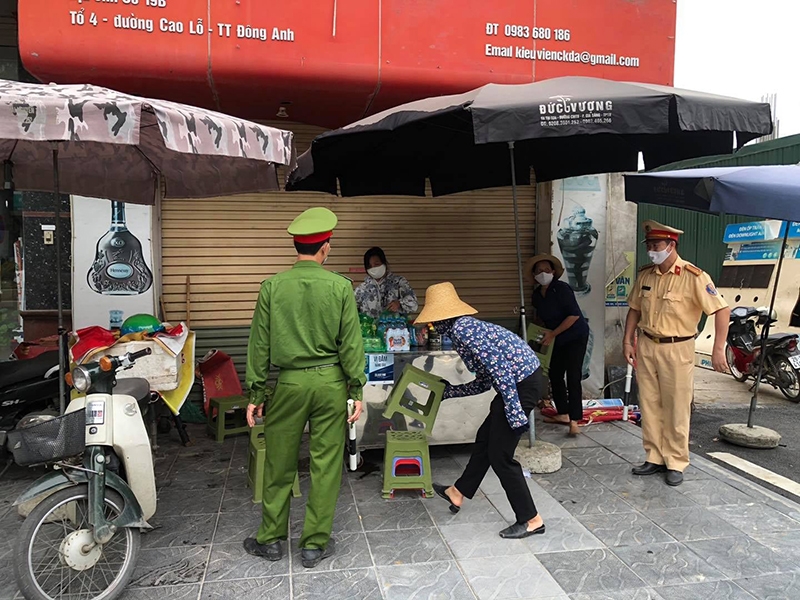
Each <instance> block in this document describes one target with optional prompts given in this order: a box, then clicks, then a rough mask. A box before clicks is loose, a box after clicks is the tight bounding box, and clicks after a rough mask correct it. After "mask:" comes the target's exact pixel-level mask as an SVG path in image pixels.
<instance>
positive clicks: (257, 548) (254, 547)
mask: <svg viewBox="0 0 800 600" xmlns="http://www.w3.org/2000/svg"><path fill="white" fill-rule="evenodd" d="M242 545H243V546H244V551H245V552H247V553H248V554H250V555H252V556H259V557H261V558H266V559H267V560H271V561H272V562H276V561H279V560H280V559H281V558H283V549H282V548H281V543H280V542H272V543H271V544H259V543H258V541H257V540H256V538H247V539H246V540H245V541H244V544H242Z"/></svg>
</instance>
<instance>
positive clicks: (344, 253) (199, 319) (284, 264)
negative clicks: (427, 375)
mask: <svg viewBox="0 0 800 600" xmlns="http://www.w3.org/2000/svg"><path fill="white" fill-rule="evenodd" d="M275 125H276V126H280V127H283V128H287V124H286V123H276V124H275ZM288 128H289V129H292V130H293V131H295V134H296V138H295V141H296V144H297V149H298V151H299V152H302V151H303V150H305V149H306V148H307V147H308V144H309V143H310V141H311V140H312V139H313V137H314V136H316V135H317V134H318V133H319V132H320V131H321V130H320V129H316V128H312V127H308V126H300V125H298V126H290V127H288ZM535 189H536V187H535V185H530V186H524V187H523V188H521V189H520V190H519V195H518V200H519V209H520V230H521V233H522V248H523V252H524V253H525V254H526V255H529V254H531V253H533V250H534V231H535V214H534V213H535ZM311 206H326V207H328V208H330V209H332V210H334V211H335V212H336V214H337V215H338V217H339V227H338V228H337V230H336V234H335V236H334V238H333V241H332V252H331V257H330V260H329V261H328V264H327V265H326V266H327V267H328V268H330V269H332V270H334V271H338V272H340V273H343V274H345V275H348V276H349V277H351V278H352V279H354V280H355V283H354V285H357V284H358V283H360V282H361V281H362V280H363V277H364V276H363V261H362V257H363V254H364V252H365V251H366V249H367V248H369V247H370V246H381V247H382V248H383V249H384V251H385V252H386V256H387V258H388V260H389V263H390V265H391V268H392V270H393V271H394V272H396V273H398V274H400V275H403V276H404V277H406V278H408V280H409V282H410V283H411V285H412V286H413V287H414V289H415V290H416V292H417V295H418V296H419V297H420V302H423V301H424V298H423V296H424V292H425V288H426V287H427V286H429V285H431V284H433V283H437V282H440V281H452V282H453V283H454V284H455V286H456V288H457V289H458V291H459V293H460V294H461V295H462V297H463V298H464V300H465V301H466V302H469V303H471V304H473V305H474V306H475V307H476V308H477V309H478V310H479V311H480V313H481V316H482V317H483V318H487V319H497V318H513V316H514V308H515V307H516V306H517V305H518V303H519V300H518V284H517V276H516V259H515V245H514V227H513V207H512V200H511V190H510V189H509V188H501V189H491V190H482V191H477V192H469V193H464V194H457V195H453V196H447V197H444V198H409V197H367V198H334V197H332V196H329V195H327V194H317V193H287V192H276V193H272V194H259V195H250V196H235V197H230V198H212V199H207V200H199V201H198V200H175V199H167V200H165V201H164V202H163V203H162V267H163V270H162V275H163V280H162V281H163V283H162V285H163V288H162V289H163V300H164V304H165V308H166V313H167V318H168V319H171V320H179V319H183V318H185V315H186V299H187V298H186V287H187V286H186V280H187V277H189V278H190V280H191V324H192V327H193V328H198V327H236V326H247V325H249V324H250V320H251V317H252V311H253V307H254V304H255V299H256V296H257V293H258V289H259V286H260V283H261V282H262V281H263V280H264V279H265V278H267V277H269V276H271V275H274V274H275V273H278V272H280V271H282V270H285V269H287V268H289V267H290V266H291V265H292V262H293V260H294V257H295V254H294V249H293V247H292V244H291V239H290V238H289V237H288V235H287V234H286V227H287V226H288V224H289V223H290V222H291V220H292V219H293V218H294V217H295V216H297V215H298V214H299V213H300V212H301V211H303V210H305V209H306V208H309V207H311Z"/></svg>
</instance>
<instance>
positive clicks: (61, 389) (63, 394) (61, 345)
mask: <svg viewBox="0 0 800 600" xmlns="http://www.w3.org/2000/svg"><path fill="white" fill-rule="evenodd" d="M53 195H54V196H55V199H56V286H57V288H58V292H57V297H58V409H59V414H61V415H63V414H64V412H65V410H66V407H67V390H66V385H65V381H64V375H65V370H66V361H67V348H66V343H65V342H66V332H65V331H64V298H63V292H62V289H61V193H60V191H59V184H58V147H57V146H56V144H53Z"/></svg>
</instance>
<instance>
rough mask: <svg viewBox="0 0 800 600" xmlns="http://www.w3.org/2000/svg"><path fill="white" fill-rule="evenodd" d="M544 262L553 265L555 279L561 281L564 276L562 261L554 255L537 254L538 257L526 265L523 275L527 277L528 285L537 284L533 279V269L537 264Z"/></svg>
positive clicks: (530, 259)
mask: <svg viewBox="0 0 800 600" xmlns="http://www.w3.org/2000/svg"><path fill="white" fill-rule="evenodd" d="M543 260H546V261H547V262H549V263H550V264H551V265H553V276H554V278H555V279H561V276H562V275H563V274H564V265H562V264H561V261H560V260H558V259H557V258H556V257H555V256H553V255H552V254H537V255H536V256H534V257H532V258H529V259H528V262H526V263H525V268H524V270H523V271H522V274H523V275H524V276H525V280H526V281H527V282H528V283H534V284H535V283H536V280H535V279H534V278H533V268H534V267H535V266H536V263H540V262H542V261H543Z"/></svg>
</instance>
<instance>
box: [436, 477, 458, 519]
mask: <svg viewBox="0 0 800 600" xmlns="http://www.w3.org/2000/svg"><path fill="white" fill-rule="evenodd" d="M433 491H434V492H436V495H437V496H439V498H442V499H443V500H447V502H448V503H449V504H450V512H451V513H453V514H454V515H455V514H457V513H458V511H460V510H461V507H460V506H456V505H455V504H453V501H452V500H451V499H450V496H448V495H447V486H446V485H441V484H439V483H434V484H433Z"/></svg>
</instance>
